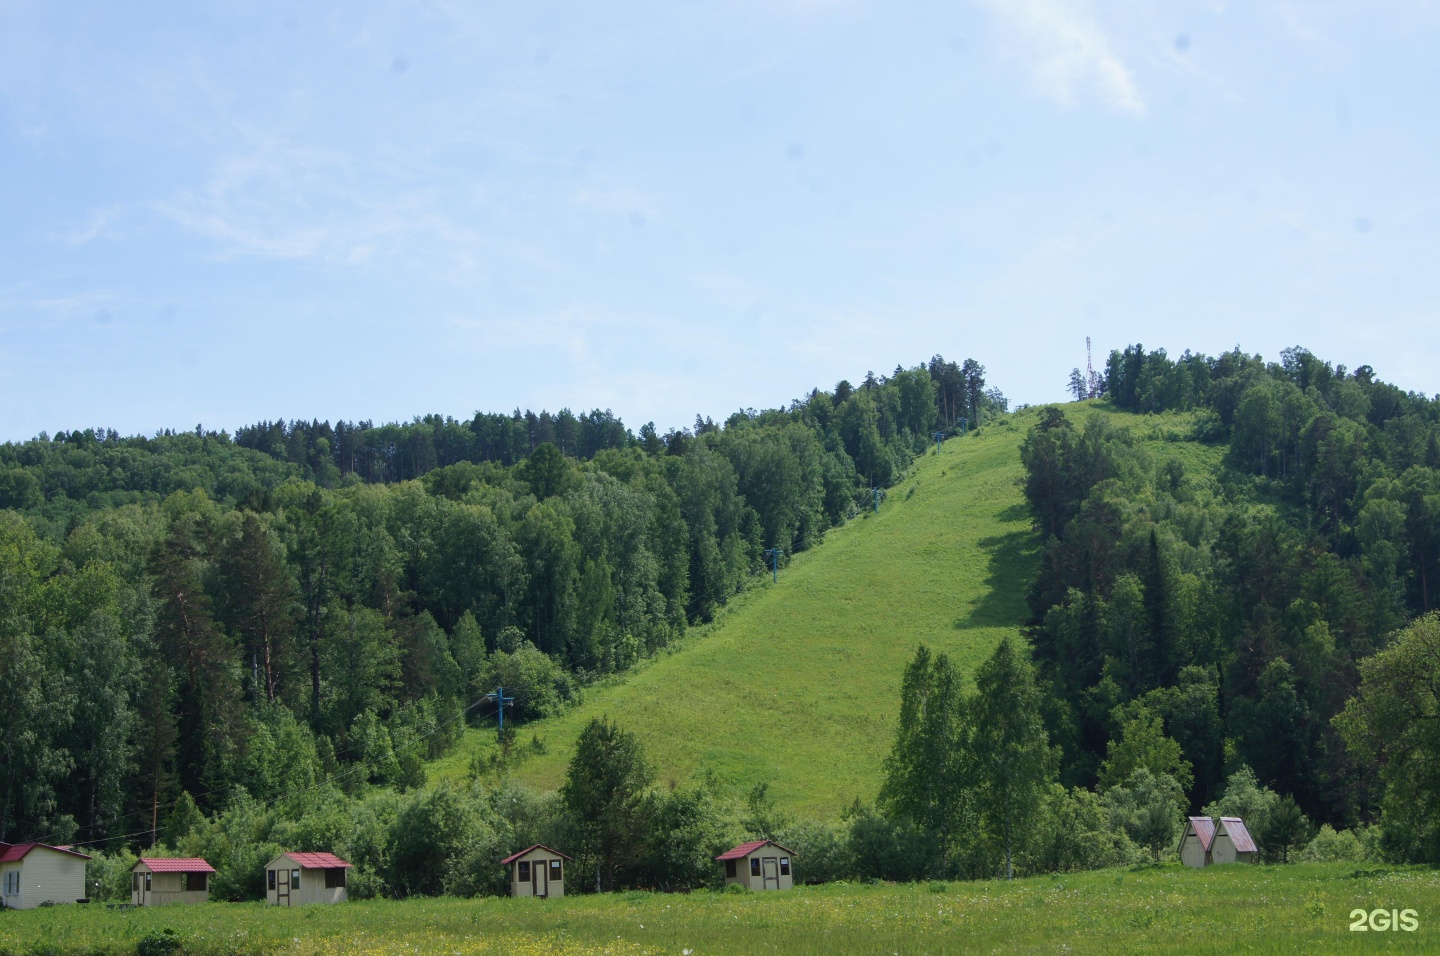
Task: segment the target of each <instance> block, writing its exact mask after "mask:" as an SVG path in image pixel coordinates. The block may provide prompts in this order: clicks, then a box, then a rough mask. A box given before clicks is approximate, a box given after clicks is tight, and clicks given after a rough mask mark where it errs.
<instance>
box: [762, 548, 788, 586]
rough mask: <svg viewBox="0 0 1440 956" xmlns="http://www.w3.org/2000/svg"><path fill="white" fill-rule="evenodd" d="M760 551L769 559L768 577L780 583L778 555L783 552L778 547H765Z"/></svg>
mask: <svg viewBox="0 0 1440 956" xmlns="http://www.w3.org/2000/svg"><path fill="white" fill-rule="evenodd" d="M760 553H761V554H763V555H765V557H767V558H769V559H770V579H771V580H772V581H773V582H774V583H776V584H778V583H780V555H782V554H784V553H785V552H784V551H782V550H781V549H780V548H766V549H765V550H764V551H762V552H760Z"/></svg>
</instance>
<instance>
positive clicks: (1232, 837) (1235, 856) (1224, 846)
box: [1211, 817, 1260, 863]
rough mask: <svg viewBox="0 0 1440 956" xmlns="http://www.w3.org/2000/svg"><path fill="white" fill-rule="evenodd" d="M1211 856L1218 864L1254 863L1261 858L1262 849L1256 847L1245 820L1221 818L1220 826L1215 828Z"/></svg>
mask: <svg viewBox="0 0 1440 956" xmlns="http://www.w3.org/2000/svg"><path fill="white" fill-rule="evenodd" d="M1211 854H1212V856H1213V857H1214V859H1215V862H1216V863H1254V862H1255V861H1256V860H1257V859H1259V857H1260V848H1259V847H1257V846H1256V845H1255V839H1254V838H1253V837H1251V836H1250V830H1249V828H1248V827H1246V826H1245V821H1244V820H1242V819H1240V818H1239V817H1221V818H1220V825H1219V826H1217V827H1216V828H1215V843H1214V846H1213V847H1212V849H1211Z"/></svg>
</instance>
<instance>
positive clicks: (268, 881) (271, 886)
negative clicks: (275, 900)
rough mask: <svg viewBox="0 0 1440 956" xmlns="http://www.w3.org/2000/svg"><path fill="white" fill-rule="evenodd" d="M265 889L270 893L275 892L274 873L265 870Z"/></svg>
mask: <svg viewBox="0 0 1440 956" xmlns="http://www.w3.org/2000/svg"><path fill="white" fill-rule="evenodd" d="M265 888H266V889H268V890H270V891H271V892H274V890H275V871H274V870H267V871H266V873H265Z"/></svg>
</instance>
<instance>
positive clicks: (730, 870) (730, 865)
mask: <svg viewBox="0 0 1440 956" xmlns="http://www.w3.org/2000/svg"><path fill="white" fill-rule="evenodd" d="M725 876H726V878H727V879H731V880H733V879H735V861H734V860H726V861H725Z"/></svg>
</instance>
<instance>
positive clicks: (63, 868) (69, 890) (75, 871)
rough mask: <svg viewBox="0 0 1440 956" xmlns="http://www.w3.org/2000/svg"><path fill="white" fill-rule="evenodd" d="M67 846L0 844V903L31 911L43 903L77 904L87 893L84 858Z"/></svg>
mask: <svg viewBox="0 0 1440 956" xmlns="http://www.w3.org/2000/svg"><path fill="white" fill-rule="evenodd" d="M88 859H90V858H89V857H88V856H86V855H85V854H83V853H76V852H75V851H74V850H72V849H70V847H68V846H50V845H49V844H48V843H16V844H13V845H12V844H9V843H0V903H4V904H5V908H6V909H12V910H28V909H30V908H32V907H35V906H39V905H41V904H42V903H76V902H80V901H81V900H85V899H87V897H86V894H85V861H86V860H88Z"/></svg>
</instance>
